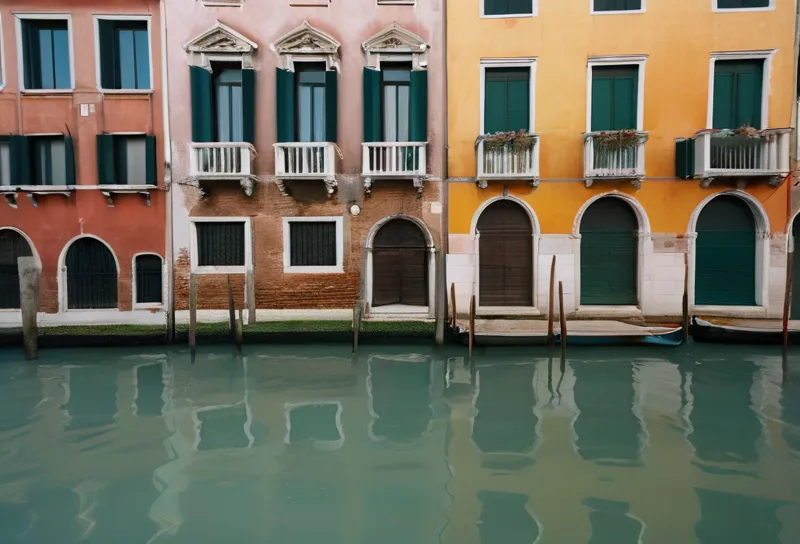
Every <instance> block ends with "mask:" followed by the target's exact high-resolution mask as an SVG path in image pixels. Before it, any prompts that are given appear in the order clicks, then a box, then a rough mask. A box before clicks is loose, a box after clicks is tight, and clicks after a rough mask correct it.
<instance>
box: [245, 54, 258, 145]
mask: <svg viewBox="0 0 800 544" xmlns="http://www.w3.org/2000/svg"><path fill="white" fill-rule="evenodd" d="M242 134H243V136H244V141H245V142H249V143H251V144H253V145H255V142H256V71H255V70H242Z"/></svg>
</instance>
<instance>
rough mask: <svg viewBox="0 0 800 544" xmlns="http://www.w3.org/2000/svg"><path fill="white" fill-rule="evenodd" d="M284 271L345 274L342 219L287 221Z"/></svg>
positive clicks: (292, 219) (287, 219) (312, 218)
mask: <svg viewBox="0 0 800 544" xmlns="http://www.w3.org/2000/svg"><path fill="white" fill-rule="evenodd" d="M283 251H284V271H285V272H305V273H336V272H342V271H343V268H342V255H343V248H342V218H341V217H332V218H328V217H309V218H284V247H283Z"/></svg>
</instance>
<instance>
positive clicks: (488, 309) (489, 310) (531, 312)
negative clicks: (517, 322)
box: [475, 306, 542, 317]
mask: <svg viewBox="0 0 800 544" xmlns="http://www.w3.org/2000/svg"><path fill="white" fill-rule="evenodd" d="M487 315H490V316H491V315H518V316H523V315H527V316H540V315H542V312H540V311H539V308H537V307H536V306H478V307H477V308H476V309H475V317H483V316H487Z"/></svg>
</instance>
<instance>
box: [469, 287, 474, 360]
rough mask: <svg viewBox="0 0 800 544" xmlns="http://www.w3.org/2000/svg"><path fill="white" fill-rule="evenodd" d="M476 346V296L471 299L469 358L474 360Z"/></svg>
mask: <svg viewBox="0 0 800 544" xmlns="http://www.w3.org/2000/svg"><path fill="white" fill-rule="evenodd" d="M474 346H475V295H472V297H471V298H470V299H469V358H470V359H472V349H473V347H474Z"/></svg>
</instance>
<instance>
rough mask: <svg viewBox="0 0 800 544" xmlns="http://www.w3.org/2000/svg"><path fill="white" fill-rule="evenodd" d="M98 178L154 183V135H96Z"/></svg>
mask: <svg viewBox="0 0 800 544" xmlns="http://www.w3.org/2000/svg"><path fill="white" fill-rule="evenodd" d="M97 168H98V172H97V181H98V183H100V184H101V185H156V184H157V182H156V171H157V169H156V142H155V136H145V135H142V136H130V135H116V134H100V135H98V136H97Z"/></svg>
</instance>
